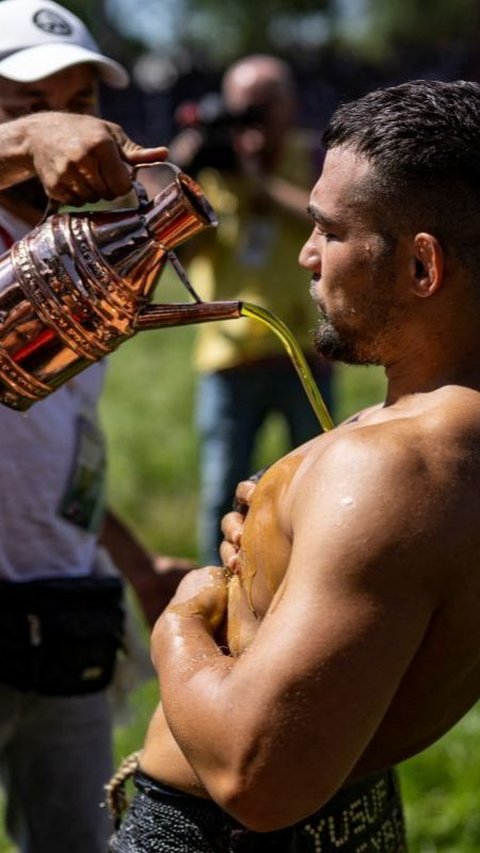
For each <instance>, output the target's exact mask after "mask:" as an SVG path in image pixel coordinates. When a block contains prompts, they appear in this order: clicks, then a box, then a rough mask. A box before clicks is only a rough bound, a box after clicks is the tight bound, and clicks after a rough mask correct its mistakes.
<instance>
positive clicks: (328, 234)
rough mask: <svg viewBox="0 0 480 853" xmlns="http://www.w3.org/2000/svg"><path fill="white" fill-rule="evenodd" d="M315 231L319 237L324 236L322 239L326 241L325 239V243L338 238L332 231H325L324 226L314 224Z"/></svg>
mask: <svg viewBox="0 0 480 853" xmlns="http://www.w3.org/2000/svg"><path fill="white" fill-rule="evenodd" d="M315 232H316V233H317V234H318V235H319V236H320V237H323V238H324V240H326V241H327V243H329V242H331V241H332V240H337V239H338V238H337V235H336V234H334V233H333V232H332V231H326V230H325V229H324V228H321V227H320V226H319V225H316V226H315Z"/></svg>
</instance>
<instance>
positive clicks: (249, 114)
mask: <svg viewBox="0 0 480 853" xmlns="http://www.w3.org/2000/svg"><path fill="white" fill-rule="evenodd" d="M175 121H176V124H177V125H178V127H179V128H180V129H182V130H184V129H187V128H196V129H197V130H199V131H200V133H201V134H202V137H203V142H202V145H201V147H200V148H199V150H198V152H197V153H196V155H195V158H194V161H193V162H192V163H191V164H190V165H189V170H190V172H191V173H192V174H195V172H198V171H199V170H200V169H202V168H206V167H209V166H210V167H213V168H217V169H222V170H224V171H227V170H228V171H233V170H235V166H236V155H235V151H234V148H233V144H232V138H231V131H232V130H234V129H235V128H238V129H241V128H245V127H251V126H255V125H259V124H262V121H263V110H262V109H261V108H259V107H254V106H252V107H248V108H247V109H245V110H243V111H241V112H232V111H230V110H228V109H227V107H226V105H225V102H224V100H223V98H222V96H221V95H220V94H218V93H217V92H208V93H207V94H206V95H204V96H203V97H202V98H201V99H200V100H199V101H185V102H183V103H181V104H180V105H179V106H178V107H177V110H176V111H175Z"/></svg>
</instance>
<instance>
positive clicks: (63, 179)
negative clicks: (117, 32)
mask: <svg viewBox="0 0 480 853" xmlns="http://www.w3.org/2000/svg"><path fill="white" fill-rule="evenodd" d="M98 110H99V104H98V81H97V73H96V71H95V68H94V66H92V65H91V64H87V63H85V64H82V65H75V66H72V67H71V68H66V69H64V70H63V71H59V72H57V73H56V74H52V75H50V76H49V77H44V78H43V79H42V80H37V81H35V82H34V83H15V82H13V81H11V80H6V79H5V78H1V77H0V123H2V124H3V125H4V126H3V128H2V135H1V139H0V165H1V169H0V190H2V189H4V190H5V189H7V188H9V187H11V186H12V184H17V183H19V182H24V181H27V180H29V179H31V178H34V177H36V176H37V177H38V179H39V181H40V182H41V184H42V185H43V188H44V190H45V193H46V195H47V196H49V197H50V198H52V199H53V200H54V201H56V202H60V203H64V204H73V205H82V204H84V203H85V202H88V201H98V199H100V198H104V199H108V200H111V199H114V198H117V197H119V196H122V195H125V194H126V193H128V192H129V191H130V189H131V184H132V170H131V166H135V165H139V164H140V163H143V162H146V163H148V162H158V161H160V160H164V159H165V158H166V156H167V149H166V148H165V147H163V146H161V147H158V148H142V147H141V146H140V145H137V144H136V143H135V142H133V141H132V140H131V139H129V138H128V137H127V135H126V134H125V132H124V131H123V130H122V128H121V127H119V125H116V124H114V123H113V122H108V121H104V120H103V119H100V118H99V117H98ZM45 111H48V118H47V119H46V118H45ZM6 122H8V125H6V124H5V123H6ZM25 189H26V190H27V192H24V190H25ZM13 195H14V196H15V200H14V202H11V201H10V192H8V191H7V192H2V193H1V200H2V205H4V206H5V207H7V208H9V209H12V210H15V212H16V214H17V215H19V216H22V218H24V219H25V221H27V222H29V223H31V224H35V223H36V222H37V221H38V219H39V213H40V215H41V214H42V213H43V210H44V205H43V206H42V199H44V194H43V193H40V194H39V193H38V192H35V187H34V186H32V187H22V197H21V198H20V197H19V195H18V194H16V192H15V190H14V192H13Z"/></svg>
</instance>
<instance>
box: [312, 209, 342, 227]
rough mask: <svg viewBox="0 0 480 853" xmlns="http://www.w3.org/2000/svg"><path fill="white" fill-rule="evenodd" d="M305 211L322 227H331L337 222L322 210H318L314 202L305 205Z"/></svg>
mask: <svg viewBox="0 0 480 853" xmlns="http://www.w3.org/2000/svg"><path fill="white" fill-rule="evenodd" d="M307 213H308V214H309V215H310V216H311V217H312V219H313V221H314V222H316V223H317V225H321V226H322V227H323V228H333V227H334V225H336V224H337V223H336V222H335V220H334V219H332V218H331V217H330V216H327V214H326V213H324V212H323V210H320V208H319V207H317V206H316V204H309V205H308V207H307Z"/></svg>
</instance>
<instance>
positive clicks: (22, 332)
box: [0, 164, 239, 410]
mask: <svg viewBox="0 0 480 853" xmlns="http://www.w3.org/2000/svg"><path fill="white" fill-rule="evenodd" d="M163 165H165V166H166V167H167V168H168V169H169V179H168V180H169V182H168V183H167V186H166V187H165V188H164V189H163V190H162V191H161V192H160V193H159V194H158V195H157V196H155V198H154V199H152V200H151V201H148V200H147V199H146V197H145V198H144V199H143V200H140V201H139V204H138V207H137V208H131V209H123V210H112V209H110V210H103V211H95V212H92V211H90V212H88V213H86V212H83V211H78V212H77V211H74V212H68V213H67V212H64V213H56V214H53V215H51V216H49V217H48V218H47V219H46V220H45V221H44V222H43V223H42V224H40V225H39V226H37V227H36V228H34V229H33V230H32V231H31V232H30V233H29V234H28V235H27V236H26V237H24V238H23V239H22V240H20V241H18V242H17V243H15V244H14V245H13V246H12V248H11V249H10V250H9V251H8V252H7V253H5V254H4V255H3V256H2V257H1V258H0V403H3V404H5V405H7V406H10V407H11V408H14V409H20V410H24V409H28V408H29V407H30V406H31V405H32V403H34V402H36V401H38V400H41V399H43V398H44V397H46V396H47V395H48V394H50V393H51V392H52V391H54V390H55V389H56V388H58V387H59V386H60V385H62V384H63V383H65V382H66V381H68V380H69V379H71V378H72V377H73V376H74V375H75V374H77V373H78V372H80V371H81V370H84V369H85V368H86V367H88V366H89V365H90V364H92V363H93V362H95V361H98V360H99V359H101V358H104V357H105V356H106V355H108V354H109V353H111V352H112V351H113V350H115V349H116V348H117V347H118V346H119V345H120V344H121V343H122V342H123V341H124V340H126V339H128V338H130V337H131V336H132V335H134V334H135V333H136V332H137V331H139V330H140V329H141V328H159V327H161V326H164V325H165V326H168V325H179V324H182V323H183V322H187V323H189V322H204V321H205V320H209V319H217V318H218V319H220V318H227V317H229V316H232V314H231V312H232V311H233V312H234V316H239V315H238V312H237V307H238V303H220V305H218V306H217V308H213V310H212V311H211V312H210V313H209V311H208V307H207V305H206V304H205V303H201V304H197V303H194V304H189V303H185V304H184V303H177V304H174V305H166V306H162V305H159V306H150V305H149V300H150V298H151V294H152V291H153V289H154V287H155V284H156V282H157V280H158V275H159V273H160V272H161V270H162V269H163V267H164V265H165V263H166V261H167V260H168V259H169V258H170V259H173V258H174V255H173V252H172V250H173V248H174V247H175V246H177V245H178V244H180V243H182V242H184V241H185V240H187V239H189V238H190V237H191V236H193V235H194V234H196V233H198V232H200V231H202V230H203V229H204V228H207V227H208V226H211V225H215V224H216V218H215V214H214V211H213V209H212V208H211V206H210V204H209V203H208V201H207V200H206V198H205V196H204V195H203V193H202V191H201V189H200V187H199V186H198V184H197V183H196V182H195V181H193V180H192V179H191V178H190V177H189V176H188V175H185V174H184V173H183V172H181V171H180V169H178V168H177V167H176V166H173V165H172V164H163ZM194 296H195V294H194ZM196 298H197V299H198V297H196ZM222 306H223V307H222ZM164 307H165V309H166V310H165V312H163V311H162V309H163V308H164ZM152 309H153V314H150V315H149V310H150V311H151V310H152ZM184 309H187V314H188V318H186V319H185V320H182V319H181V314H182V311H183V310H184ZM192 309H193V314H195V312H197V314H198V319H194V317H193V314H192ZM155 310H156V311H157V313H156V314H155ZM207 315H208V316H207Z"/></svg>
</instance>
